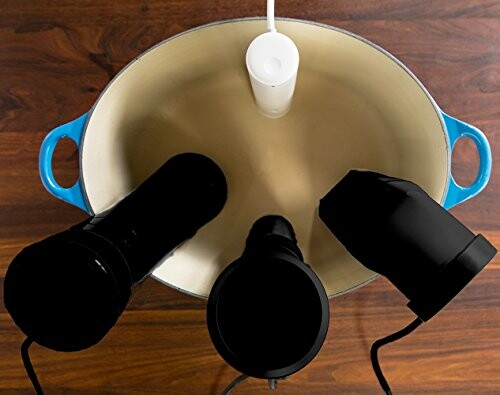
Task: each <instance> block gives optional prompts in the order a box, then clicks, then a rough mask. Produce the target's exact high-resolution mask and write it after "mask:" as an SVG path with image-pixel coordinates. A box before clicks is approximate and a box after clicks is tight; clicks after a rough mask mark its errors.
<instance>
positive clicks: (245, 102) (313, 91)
mask: <svg viewBox="0 0 500 395" xmlns="http://www.w3.org/2000/svg"><path fill="white" fill-rule="evenodd" d="M277 27H278V30H279V31H281V32H283V33H284V34H286V35H288V36H290V37H291V38H292V39H293V40H294V41H295V43H296V44H297V47H298V48H299V51H300V68H299V74H298V79H297V88H296V92H295V98H294V101H293V105H292V109H291V111H290V112H289V114H288V115H287V116H285V117H283V118H281V119H268V118H266V117H264V116H262V115H261V114H260V113H259V111H258V109H257V107H256V105H255V104H254V101H253V97H252V91H251V88H250V83H249V80H248V76H247V72H246V68H245V52H246V49H247V47H248V45H249V43H250V41H251V40H252V39H253V38H254V37H256V36H257V35H258V34H260V33H262V32H263V31H265V28H266V23H265V21H264V20H240V21H233V22H226V23H221V24H216V25H210V26H207V27H204V28H200V29H197V30H193V31H190V32H187V33H185V34H183V35H181V36H178V37H176V38H174V39H172V40H169V41H167V42H164V43H162V44H161V45H158V46H156V47H155V48H154V49H152V50H150V51H149V52H147V53H145V54H144V55H142V56H141V57H140V58H138V59H137V60H136V61H135V62H133V63H132V64H131V65H129V66H128V67H127V68H126V69H125V70H124V71H123V72H122V73H121V74H120V75H119V76H117V78H115V80H114V81H113V82H112V83H111V84H110V86H109V87H108V88H107V89H106V90H105V92H104V93H103V95H102V96H101V98H100V99H99V101H98V102H97V104H96V107H95V109H94V111H93V113H92V115H91V117H90V121H89V123H88V125H87V129H86V134H85V138H84V144H83V148H82V149H83V151H82V159H81V160H82V175H83V179H84V182H85V189H86V193H87V196H88V200H89V202H90V205H91V207H92V208H93V210H94V212H96V213H98V212H100V211H102V210H104V209H106V208H108V207H109V206H110V205H112V204H113V203H115V202H116V201H118V200H119V199H120V198H122V197H124V196H125V195H126V194H127V193H128V192H130V191H131V190H132V189H133V188H134V187H136V186H137V185H138V184H140V183H141V181H143V180H144V179H145V178H147V177H148V176H149V175H150V174H152V173H153V172H154V171H155V170H156V169H157V168H158V167H159V166H160V165H161V164H163V163H164V162H165V161H166V160H167V159H168V158H170V157H172V156H173V155H175V154H178V153H181V152H187V151H189V152H199V153H202V154H205V155H207V156H209V157H210V158H212V159H213V160H215V161H216V162H217V163H218V164H219V166H220V167H221V168H222V170H223V171H224V173H225V175H226V178H227V181H228V188H229V195H228V200H227V203H226V206H225V208H224V210H223V211H222V212H221V214H220V215H219V216H218V217H217V218H216V219H215V220H213V221H212V222H210V223H209V224H208V225H206V226H205V227H204V228H202V229H201V230H200V231H199V232H198V233H197V234H196V236H195V237H194V238H193V239H191V240H189V241H188V242H186V243H185V244H184V245H182V246H181V247H180V248H179V249H177V250H176V251H175V254H174V255H173V256H171V257H170V258H168V260H167V261H166V262H165V263H164V264H162V265H161V266H160V267H158V268H157V269H156V271H155V272H154V276H155V277H156V278H157V279H159V280H160V281H163V282H165V283H168V284H169V285H171V286H173V287H176V288H179V289H181V290H183V291H185V292H188V293H191V294H195V295H198V296H202V297H206V296H208V294H209V292H210V289H211V287H212V284H213V283H214V281H215V279H216V277H217V275H218V274H219V273H220V272H221V271H222V269H223V268H224V267H225V266H226V265H228V264H229V263H231V262H232V261H233V260H235V259H236V258H237V257H239V256H240V255H241V253H242V252H243V248H244V243H245V239H246V236H247V234H248V231H249V230H250V227H251V225H252V224H253V222H254V221H255V220H256V219H257V218H259V217H260V216H263V215H266V214H281V215H283V216H285V217H286V218H288V219H289V220H290V221H291V222H292V224H293V225H294V227H295V230H296V233H297V239H298V242H299V246H300V248H301V249H302V251H303V253H304V256H305V259H306V261H307V262H308V263H309V264H310V265H311V266H312V267H313V268H314V270H315V271H316V272H317V274H318V275H319V277H320V279H321V280H322V282H323V284H324V286H325V288H326V291H327V293H328V295H330V296H334V295H338V294H340V293H343V292H346V291H349V290H351V289H353V288H355V287H358V286H360V285H362V284H364V283H366V282H368V281H370V280H371V279H373V278H374V277H375V274H374V273H373V272H371V271H369V270H367V269H365V268H364V267H363V266H362V265H361V264H360V263H358V262H357V261H356V260H355V259H353V258H352V257H351V256H350V255H349V254H348V253H347V252H346V251H345V249H344V248H343V247H342V246H341V245H340V244H339V242H338V241H337V240H336V239H335V237H334V236H332V235H331V234H330V232H329V231H328V230H327V228H326V227H325V226H324V225H323V223H322V222H321V220H320V219H319V217H318V204H319V199H320V198H321V197H322V196H324V195H325V194H326V193H327V192H328V191H329V190H330V189H331V188H332V187H333V186H334V185H335V184H336V183H337V182H338V180H339V179H340V178H342V177H343V176H344V175H345V174H346V172H347V171H348V170H349V169H351V168H361V169H370V170H374V171H378V172H382V173H386V174H389V175H392V176H396V177H402V178H406V179H409V180H412V181H414V182H416V183H418V184H420V185H421V186H422V187H423V188H424V189H425V190H426V191H427V192H428V193H429V194H430V195H431V196H432V197H433V198H434V199H435V200H437V201H442V200H443V195H444V193H445V190H446V183H447V180H448V151H447V143H446V138H445V135H444V132H443V128H442V126H441V122H440V118H439V115H438V113H437V109H436V107H435V106H434V105H433V102H432V99H430V98H429V96H428V94H426V92H425V91H424V90H423V89H422V88H421V87H420V85H419V83H418V82H417V81H416V80H415V79H414V77H412V76H411V75H410V74H409V73H408V72H407V71H406V70H405V69H404V68H403V67H402V66H401V65H399V64H398V63H397V62H395V61H394V60H393V59H391V58H390V57H389V56H388V55H387V54H384V53H383V52H381V51H380V50H378V49H376V48H375V47H373V46H372V45H370V44H368V43H366V42H363V41H362V40H361V39H359V38H356V37H353V36H351V35H349V34H347V33H345V32H342V31H337V30H334V29H330V28H327V27H325V26H319V25H315V24H311V23H305V22H300V21H280V22H278V23H277ZM158 193H164V194H169V193H175V191H171V190H169V189H168V185H165V189H164V190H163V191H159V192H158ZM200 199H203V196H200Z"/></svg>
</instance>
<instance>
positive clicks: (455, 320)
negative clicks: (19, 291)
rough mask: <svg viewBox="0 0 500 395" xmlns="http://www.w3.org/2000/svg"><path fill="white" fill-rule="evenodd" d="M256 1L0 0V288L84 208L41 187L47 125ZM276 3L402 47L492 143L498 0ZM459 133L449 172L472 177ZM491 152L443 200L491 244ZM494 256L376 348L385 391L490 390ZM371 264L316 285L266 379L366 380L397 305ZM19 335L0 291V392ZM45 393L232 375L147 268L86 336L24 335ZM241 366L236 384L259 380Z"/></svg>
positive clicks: (127, 389)
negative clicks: (60, 348) (296, 340)
mask: <svg viewBox="0 0 500 395" xmlns="http://www.w3.org/2000/svg"><path fill="white" fill-rule="evenodd" d="M264 3H265V2H264V1H259V2H254V1H247V2H243V1H239V2H230V1H228V0H215V1H205V2H204V1H198V0H182V1H180V0H176V1H167V0H152V1H146V0H144V1H139V0H116V1H109V2H107V1H97V0H85V1H75V0H21V1H19V0H3V1H2V2H1V3H0V288H1V289H0V291H1V292H2V294H3V278H4V275H5V271H6V269H7V266H8V264H9V263H10V261H11V260H12V258H13V257H14V255H15V254H16V253H17V252H18V251H19V250H20V249H21V248H22V247H23V246H25V245H26V244H29V243H32V242H34V241H36V240H39V239H41V238H44V237H46V236H48V235H49V234H52V233H55V232H58V231H61V230H63V229H65V228H66V227H68V226H69V225H71V224H73V223H75V222H77V221H80V220H82V219H83V218H84V217H85V214H84V213H82V212H80V211H79V210H77V209H75V208H73V207H70V206H69V205H67V204H64V203H63V202H61V201H58V200H56V199H54V198H52V197H51V196H50V195H49V194H48V193H47V192H45V191H44V189H43V187H42V185H41V182H40V180H39V177H38V168H37V166H38V164H37V157H38V149H39V147H40V144H41V141H42V139H43V137H44V136H45V134H46V133H47V131H48V130H50V129H51V128H53V127H54V126H56V125H60V124H62V123H64V122H66V121H69V120H71V119H74V118H76V117H77V116H78V115H80V114H82V113H84V112H85V111H87V110H88V109H89V108H90V106H91V105H92V103H93V102H94V101H95V100H96V98H97V96H98V95H99V92H100V91H101V90H102V89H103V88H104V87H105V86H106V84H107V83H108V82H109V80H110V79H111V78H112V77H113V75H115V74H116V73H117V72H118V71H119V70H120V69H121V68H122V67H123V66H124V65H126V64H127V63H128V62H129V61H130V60H132V59H133V58H134V57H135V56H137V55H139V54H140V53H141V52H143V51H144V50H145V49H147V48H148V47H150V46H151V45H154V44H155V43H157V42H158V41H161V40H163V39H165V38H167V37H170V36H172V35H173V34H176V33H179V32H181V31H183V30H185V29H188V28H191V27H194V26H198V25H200V24H204V23H208V22H213V21H216V20H221V19H227V18H234V17H243V16H255V15H262V14H264ZM276 14H277V15H280V16H289V17H294V18H301V19H311V20H315V21H318V22H323V23H328V24H332V25H335V26H338V27H341V28H344V29H347V30H350V31H352V32H354V33H357V34H360V35H362V36H364V37H366V38H368V39H370V40H372V41H374V42H375V43H377V44H379V45H381V46H382V47H384V48H386V49H387V50H389V51H390V52H392V53H393V54H394V55H395V56H397V57H398V58H399V59H401V60H402V61H403V62H404V63H405V64H406V65H407V66H409V68H410V69H411V70H412V71H413V72H414V73H415V74H416V75H417V76H418V77H419V78H420V79H421V80H422V81H423V82H424V84H425V85H426V87H427V88H428V89H429V91H430V92H431V94H432V95H433V96H434V98H435V99H436V101H437V102H438V103H439V104H440V105H441V107H442V108H443V109H444V110H445V111H447V112H448V113H449V114H450V115H454V116H457V117H458V118H460V119H463V120H465V121H467V122H469V123H472V124H474V125H476V126H477V127H479V128H481V129H482V130H483V131H484V132H485V133H486V135H487V136H488V138H489V140H490V143H491V148H492V152H493V158H494V159H500V39H499V37H500V2H498V1H497V0H456V1H452V0H432V1H431V0H425V1H419V2H416V1H411V0H388V1H383V2H380V1H375V0H368V1H366V0H365V1H361V0H354V1H349V2H347V1H340V0H312V1H308V2H307V3H305V2H303V1H298V0H282V1H278V4H277V9H276ZM476 156H477V155H476V154H475V151H474V149H473V147H472V146H471V144H460V145H459V146H458V147H457V149H456V150H455V152H454V154H453V161H454V174H455V176H456V177H457V179H458V180H461V181H462V182H466V181H467V180H469V181H470V180H471V179H472V178H473V173H474V171H475V169H477V158H476ZM54 168H55V173H56V177H57V179H58V180H59V181H60V182H61V183H62V184H64V185H70V184H71V183H72V182H73V181H74V180H75V179H76V177H77V176H78V163H77V153H76V152H75V149H74V146H72V145H71V144H68V143H65V144H61V145H60V146H59V147H58V149H57V151H56V156H55V158H54ZM499 197H500V167H499V166H496V165H495V166H494V167H493V173H492V178H491V181H490V184H489V186H488V187H487V188H486V190H485V191H484V192H483V193H482V194H481V195H480V196H478V197H477V198H475V199H473V200H472V201H469V202H466V203H464V204H462V205H460V206H458V207H457V208H454V209H453V210H452V212H453V213H454V214H455V215H456V216H457V217H458V218H459V219H460V220H462V221H463V222H464V223H465V224H466V225H467V226H469V227H470V228H471V229H473V230H474V231H475V232H481V233H483V234H484V235H485V236H486V237H488V238H489V239H490V240H491V241H492V242H493V243H494V244H495V245H496V246H500V201H499ZM498 284H500V259H499V258H495V259H494V261H493V262H492V263H491V264H490V265H489V266H488V267H487V268H486V269H485V270H484V271H483V272H482V273H481V274H480V275H479V276H478V277H477V278H476V279H475V280H474V281H473V282H472V283H471V284H470V285H469V286H468V287H467V288H466V289H465V290H464V291H463V292H462V293H461V294H460V295H459V296H458V297H457V298H456V299H455V300H454V301H452V302H451V303H450V305H449V306H447V307H446V309H444V310H443V311H442V312H441V313H440V314H439V315H438V316H437V317H436V318H434V319H433V320H431V321H430V322H428V323H426V324H425V325H424V326H422V327H421V328H419V329H418V330H417V331H416V332H415V333H414V334H413V335H412V336H411V337H410V338H407V339H404V340H402V341H400V342H399V343H397V344H396V345H391V346H388V347H387V348H386V349H384V350H383V351H382V364H383V367H384V370H385V372H386V374H387V377H388V378H389V380H390V382H391V385H392V386H393V389H394V391H395V393H396V394H467V395H469V394H500V287H499V285H498ZM405 304H406V301H405V300H404V298H403V297H402V296H401V295H400V294H399V293H398V292H397V291H396V290H395V289H394V288H393V287H392V286H391V285H390V284H389V283H388V282H387V281H386V280H384V279H379V280H377V281H375V282H373V283H371V284H369V285H367V286H365V287H363V288H362V289H360V290H358V291H355V292H353V293H350V294H348V295H345V296H342V297H339V298H336V299H334V300H332V301H331V311H332V318H331V323H330V332H329V335H328V338H327V341H326V343H325V345H324V347H323V349H322V351H321V352H320V354H319V355H318V357H317V358H316V359H315V360H314V361H313V362H312V363H311V364H310V365H309V366H307V367H306V368H305V369H303V370H302V371H301V372H299V373H298V374H296V375H294V376H293V377H291V378H290V379H289V380H288V381H287V382H282V383H280V384H279V389H278V391H279V392H278V393H280V394H325V395H326V394H375V393H379V389H378V387H377V383H376V380H375V378H374V376H373V373H372V371H371V367H370V363H369V358H368V351H369V347H370V344H371V343H372V342H373V341H374V340H375V339H376V338H378V337H381V336H384V335H386V334H388V333H391V332H393V331H395V330H397V329H399V328H401V327H402V326H403V325H405V324H406V323H408V322H409V321H410V320H412V315H411V314H410V312H409V311H408V310H407V309H406V308H405V307H404V306H405ZM22 339H23V336H22V334H21V333H20V332H19V330H17V328H16V327H15V325H14V324H13V322H12V321H11V319H10V317H9V315H8V314H7V313H6V311H5V308H4V306H3V303H2V304H1V306H0V394H30V393H32V390H31V388H30V385H29V382H28V380H27V378H26V375H25V373H24V370H23V368H22V364H21V360H20V357H19V355H18V352H19V346H20V342H21V341H22ZM32 358H33V361H34V363H35V366H36V369H37V372H38V374H39V376H40V380H41V382H42V384H43V386H44V388H45V389H46V391H47V393H48V394H73V395H78V394H82V395H83V394H113V395H115V394H149V393H151V394H153V393H155V394H160V393H163V394H172V395H175V394H218V393H220V391H221V390H222V389H223V387H224V386H225V385H226V384H227V383H228V382H229V381H230V380H232V378H234V376H235V375H236V372H235V371H234V370H233V369H231V368H230V367H228V366H227V365H226V364H224V362H223V361H222V360H221V359H220V357H219V356H218V355H217V353H216V352H215V350H214V348H213V346H212V345H211V342H210V340H209V337H208V332H207V329H206V326H205V302H204V301H202V300H198V299H194V298H192V297H189V296H186V295H183V294H180V293H179V292H176V291H174V290H172V289H169V288H167V287H164V286H162V285H160V284H159V283H157V282H155V281H153V280H147V281H146V282H145V283H144V284H142V286H141V287H140V289H138V290H137V292H136V293H135V295H134V297H133V300H132V301H131V303H130V306H129V308H128V309H127V311H126V312H125V313H124V314H123V316H122V317H121V319H120V321H119V322H118V324H117V326H116V327H115V328H114V329H113V330H112V331H111V332H110V334H109V335H108V336H107V337H106V338H105V339H104V340H103V341H102V342H101V343H100V344H99V345H97V346H96V347H94V348H92V349H90V350H86V351H83V352H80V353H69V354H63V353H56V352H53V351H50V350H46V349H43V348H41V347H38V346H34V347H33V350H32ZM267 391H268V390H267V389H266V386H265V383H263V382H261V381H259V380H250V381H249V382H248V383H245V384H243V385H242V386H241V387H239V388H238V389H237V390H235V391H234V393H235V394H257V393H267Z"/></svg>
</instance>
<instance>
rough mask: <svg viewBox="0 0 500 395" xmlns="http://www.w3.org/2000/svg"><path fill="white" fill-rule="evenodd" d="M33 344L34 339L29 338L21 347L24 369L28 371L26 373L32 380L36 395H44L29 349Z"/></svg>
mask: <svg viewBox="0 0 500 395" xmlns="http://www.w3.org/2000/svg"><path fill="white" fill-rule="evenodd" d="M32 344H33V339H31V338H29V337H27V338H26V340H25V341H24V342H23V344H22V345H21V358H22V359H23V363H24V369H25V370H26V373H27V374H28V377H29V379H30V380H31V384H33V389H34V390H35V392H36V395H43V390H42V386H41V385H40V382H39V381H38V377H36V373H35V369H33V365H32V363H31V360H30V355H29V348H30V346H31V345H32Z"/></svg>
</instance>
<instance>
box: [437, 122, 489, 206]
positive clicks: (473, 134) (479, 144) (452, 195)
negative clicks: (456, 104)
mask: <svg viewBox="0 0 500 395" xmlns="http://www.w3.org/2000/svg"><path fill="white" fill-rule="evenodd" d="M442 115H443V118H444V122H445V124H446V129H447V130H448V137H449V140H450V156H451V151H453V147H454V146H455V143H456V142H457V141H458V140H459V139H461V138H462V137H468V138H470V139H471V140H472V141H474V143H475V144H476V148H477V151H478V153H479V171H478V173H477V176H476V179H475V180H474V182H473V183H472V184H471V185H470V186H468V187H462V186H460V185H458V184H457V183H456V181H455V179H454V178H453V174H451V171H450V185H449V186H448V193H447V195H446V199H445V201H444V203H443V207H444V208H445V209H450V208H452V207H453V206H456V205H457V204H459V203H462V202H464V201H466V200H467V199H470V198H472V197H474V196H476V195H477V194H478V193H479V192H481V191H482V190H483V189H484V187H486V185H487V184H488V181H489V179H490V175H491V149H490V144H489V143H488V139H487V138H486V136H485V135H484V134H483V132H481V131H480V130H479V129H477V128H475V127H474V126H472V125H469V124H466V123H464V122H462V121H459V120H458V119H455V118H453V117H450V116H449V115H447V114H445V113H444V112H443V113H442ZM450 161H451V158H450Z"/></svg>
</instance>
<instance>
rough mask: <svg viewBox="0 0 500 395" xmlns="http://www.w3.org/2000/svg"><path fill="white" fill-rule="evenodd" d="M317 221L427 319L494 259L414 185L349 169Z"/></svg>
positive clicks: (323, 203)
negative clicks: (386, 279)
mask: <svg viewBox="0 0 500 395" xmlns="http://www.w3.org/2000/svg"><path fill="white" fill-rule="evenodd" d="M319 216H320V218H321V219H322V220H323V222H324V223H325V224H326V225H327V226H328V228H329V229H330V230H331V232H332V233H333V234H334V235H335V236H336V237H337V239H338V240H339V241H340V242H341V243H342V244H343V245H344V246H345V248H346V249H347V250H348V251H349V252H350V253H351V254H352V255H353V256H354V257H355V258H356V259H357V260H358V261H360V262H361V263H362V264H363V265H364V266H366V267H367V268H369V269H371V270H373V271H375V272H377V273H380V274H382V275H384V276H386V277H387V278H388V279H389V280H390V281H391V282H392V283H393V284H394V285H395V286H396V287H397V288H398V289H399V290H400V291H401V292H402V293H403V294H404V295H405V296H406V297H407V298H408V299H409V303H408V307H409V308H410V309H411V310H413V312H415V314H417V315H418V317H420V318H421V319H422V320H424V321H426V320H429V319H430V318H431V317H432V316H434V315H435V314H436V313H437V312H438V311H440V310H441V309H442V308H443V307H444V306H445V305H446V304H447V303H448V302H449V301H450V300H452V299H453V298H454V297H455V296H456V295H457V294H458V293H459V292H460V291H461V290H462V289H463V288H464V287H465V286H466V285H467V284H468V283H469V281H470V280H472V278H474V276H475V275H476V274H477V273H479V271H481V269H482V268H483V267H484V266H486V264H487V263H488V262H489V261H490V260H491V259H492V258H493V257H494V256H495V254H496V249H495V248H494V247H493V246H492V245H491V244H490V243H489V242H488V241H487V240H486V239H485V238H484V237H483V236H481V235H478V236H474V234H473V233H472V232H471V231H470V230H468V229H467V228H466V227H465V226H464V225H463V224H461V223H460V222H459V221H458V220H457V219H456V218H455V217H453V216H452V215H451V214H450V213H449V212H448V211H446V210H445V209H444V208H443V207H441V206H440V205H439V204H438V203H436V202H435V201H434V200H433V199H432V198H431V197H430V196H429V195H427V193H425V191H424V190H422V189H421V188H420V187H419V186H418V185H416V184H414V183H412V182H409V181H405V180H401V179H397V178H393V177H389V176H385V175H383V174H379V173H374V172H370V171H359V170H351V171H350V172H349V173H348V174H347V175H346V176H345V177H344V178H343V179H342V180H341V181H340V182H339V183H338V184H337V185H336V186H335V187H334V188H333V189H332V190H331V191H330V192H329V193H328V194H327V195H326V196H325V197H324V198H323V199H321V202H320V206H319Z"/></svg>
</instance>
